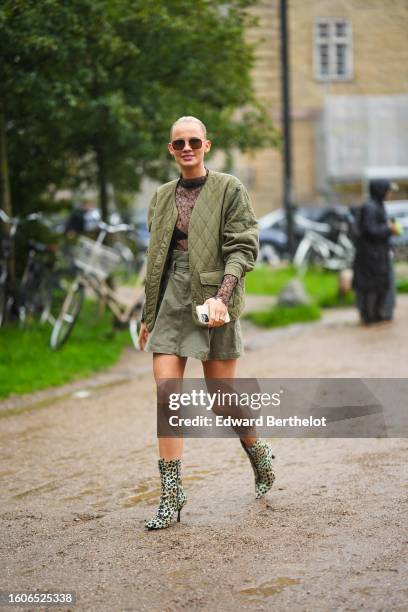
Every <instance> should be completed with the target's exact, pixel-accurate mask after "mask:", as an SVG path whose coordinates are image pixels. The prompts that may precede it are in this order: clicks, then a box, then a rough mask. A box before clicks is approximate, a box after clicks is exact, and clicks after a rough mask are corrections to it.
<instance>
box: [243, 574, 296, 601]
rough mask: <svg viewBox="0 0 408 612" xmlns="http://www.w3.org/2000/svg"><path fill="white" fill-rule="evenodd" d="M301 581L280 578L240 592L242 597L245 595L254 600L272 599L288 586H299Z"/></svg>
mask: <svg viewBox="0 0 408 612" xmlns="http://www.w3.org/2000/svg"><path fill="white" fill-rule="evenodd" d="M299 583H300V580H297V579H295V578H288V577H287V576H279V577H278V578H275V580H272V581H271V582H263V583H262V584H259V585H257V586H254V587H248V588H246V589H241V590H240V591H238V592H239V594H240V595H245V596H248V597H250V598H251V599H252V598H257V599H259V598H264V599H265V598H267V597H272V596H273V595H278V594H279V593H281V592H282V591H283V589H285V588H286V587H288V586H292V585H294V584H299Z"/></svg>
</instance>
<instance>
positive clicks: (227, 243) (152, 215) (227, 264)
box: [143, 170, 259, 331]
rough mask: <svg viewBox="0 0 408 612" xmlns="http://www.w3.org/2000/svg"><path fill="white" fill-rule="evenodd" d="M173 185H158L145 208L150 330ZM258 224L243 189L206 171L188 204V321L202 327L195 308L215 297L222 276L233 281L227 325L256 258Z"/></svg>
mask: <svg viewBox="0 0 408 612" xmlns="http://www.w3.org/2000/svg"><path fill="white" fill-rule="evenodd" d="M177 182H178V181H177V180H174V181H170V182H169V183H166V184H164V185H161V186H160V187H159V188H158V189H157V191H156V193H155V195H154V196H153V198H152V201H151V203H150V206H149V212H148V228H149V231H150V234H151V236H150V244H149V250H148V258H147V275H146V284H145V292H146V302H145V307H144V311H143V319H144V320H145V322H146V325H147V329H148V331H152V329H153V327H154V323H155V320H156V315H157V311H158V308H159V296H160V290H161V283H162V281H163V278H164V274H165V271H166V265H167V262H168V255H169V246H170V242H171V238H172V234H173V230H174V227H175V224H176V221H177V216H178V212H177V208H176V199H175V194H176V186H177ZM258 247H259V238H258V223H257V220H256V217H255V213H254V211H253V208H252V205H251V202H250V200H249V196H248V192H247V190H246V189H245V187H244V186H243V184H242V183H241V182H240V181H239V180H238V179H237V178H235V177H234V176H231V175H229V174H223V173H221V172H215V171H211V170H210V171H209V173H208V178H207V180H206V182H205V183H204V186H203V188H202V189H201V191H200V193H199V195H198V198H197V200H196V202H195V204H194V208H193V211H192V213H191V218H190V223H189V227H188V249H189V250H188V252H189V265H190V272H191V299H192V312H191V314H192V317H193V320H194V322H195V323H196V324H197V325H202V324H201V323H200V322H199V320H198V318H197V314H196V310H195V307H196V306H197V305H198V304H202V303H203V302H205V300H206V299H207V298H209V297H212V296H214V295H215V293H216V292H217V288H218V287H219V285H220V284H221V282H222V278H223V276H224V274H234V275H235V276H237V277H238V278H239V281H238V283H237V285H236V286H235V289H234V292H233V294H232V296H231V299H230V301H229V304H228V312H229V314H230V317H231V320H234V319H237V318H238V317H239V316H240V314H241V313H242V310H243V308H244V303H245V273H246V272H249V271H250V270H252V268H253V267H254V265H255V262H256V259H257V256H258Z"/></svg>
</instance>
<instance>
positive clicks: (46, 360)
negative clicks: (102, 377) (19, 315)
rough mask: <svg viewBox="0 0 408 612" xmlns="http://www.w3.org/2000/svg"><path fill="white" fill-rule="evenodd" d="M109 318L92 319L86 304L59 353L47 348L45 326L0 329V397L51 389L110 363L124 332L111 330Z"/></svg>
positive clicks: (126, 335)
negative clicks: (46, 388)
mask: <svg viewBox="0 0 408 612" xmlns="http://www.w3.org/2000/svg"><path fill="white" fill-rule="evenodd" d="M111 317H112V315H111V314H110V313H109V312H108V311H106V312H105V313H104V315H103V316H102V317H101V318H98V316H96V307H95V304H93V303H92V302H86V303H85V305H84V307H83V310H82V311H81V314H80V316H79V319H78V321H77V323H76V325H75V327H74V329H73V331H72V334H71V336H70V338H69V339H68V340H67V342H66V344H65V345H64V346H63V347H62V348H61V349H60V350H59V351H52V350H51V349H50V348H49V347H48V341H49V337H50V333H51V327H50V326H49V325H46V326H40V325H37V326H35V327H33V328H32V329H28V330H24V331H22V330H20V329H19V328H18V327H17V326H6V327H4V328H3V329H1V330H0V397H7V396H8V395H10V394H11V393H28V392H30V391H36V390H38V389H44V388H45V387H53V386H56V385H61V384H63V383H66V382H69V381H71V380H73V379H75V378H80V377H83V376H87V375H89V374H91V373H92V372H97V371H99V370H103V369H104V368H106V367H108V366H110V365H112V364H114V363H115V362H116V361H117V360H118V358H119V356H120V354H121V351H122V349H123V347H124V346H126V345H131V340H130V336H129V332H128V330H127V329H126V330H123V331H122V330H121V331H113V330H112V325H111Z"/></svg>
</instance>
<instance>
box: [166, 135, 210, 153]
mask: <svg viewBox="0 0 408 612" xmlns="http://www.w3.org/2000/svg"><path fill="white" fill-rule="evenodd" d="M188 144H189V145H190V147H191V148H192V149H201V147H202V146H203V141H202V140H201V138H190V139H189V141H188ZM171 145H172V147H173V149H174V150H175V151H182V150H183V149H184V147H185V146H186V141H185V140H184V138H178V139H177V140H173V141H172V143H171Z"/></svg>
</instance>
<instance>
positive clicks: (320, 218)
mask: <svg viewBox="0 0 408 612" xmlns="http://www.w3.org/2000/svg"><path fill="white" fill-rule="evenodd" d="M324 213H327V221H326V219H325V217H324ZM329 213H330V214H332V209H323V208H316V207H302V208H297V209H295V211H294V215H293V223H294V238H295V249H296V248H297V247H298V245H299V243H300V241H301V240H302V238H303V237H304V235H305V233H306V231H307V230H308V229H312V230H314V231H316V232H319V233H321V234H323V235H325V236H330V234H331V232H332V226H331V223H332V222H333V220H332V219H331V217H330V214H329ZM258 222H259V257H258V261H261V262H266V263H270V264H275V263H277V262H278V261H280V260H281V259H288V258H289V249H288V240H287V233H286V212H285V211H284V210H283V209H282V208H278V209H277V210H274V211H272V212H270V213H268V214H267V215H264V216H263V217H261V218H260V219H259V220H258Z"/></svg>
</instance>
